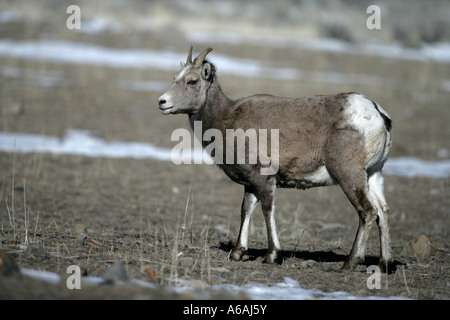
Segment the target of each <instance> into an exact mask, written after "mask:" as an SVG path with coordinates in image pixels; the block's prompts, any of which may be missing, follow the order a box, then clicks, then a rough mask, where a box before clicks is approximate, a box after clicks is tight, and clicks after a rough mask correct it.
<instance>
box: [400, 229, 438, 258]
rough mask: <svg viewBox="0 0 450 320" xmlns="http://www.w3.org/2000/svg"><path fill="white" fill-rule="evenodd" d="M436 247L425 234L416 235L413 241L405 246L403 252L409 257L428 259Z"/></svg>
mask: <svg viewBox="0 0 450 320" xmlns="http://www.w3.org/2000/svg"><path fill="white" fill-rule="evenodd" d="M435 251H436V248H435V246H434V244H433V243H432V242H431V241H430V239H428V237H427V236H426V235H424V234H422V235H420V236H418V237H415V238H414V240H413V241H410V242H408V243H407V244H405V246H404V247H403V254H404V255H405V256H408V257H417V258H420V259H427V258H429V257H430V256H431V255H432V254H434V253H435Z"/></svg>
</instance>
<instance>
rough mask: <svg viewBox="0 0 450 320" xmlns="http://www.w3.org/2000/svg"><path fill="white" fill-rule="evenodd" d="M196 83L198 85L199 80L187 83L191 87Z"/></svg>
mask: <svg viewBox="0 0 450 320" xmlns="http://www.w3.org/2000/svg"><path fill="white" fill-rule="evenodd" d="M196 83H197V80H189V81H188V82H187V84H188V85H190V86H193V85H195V84H196Z"/></svg>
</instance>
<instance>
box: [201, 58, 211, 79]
mask: <svg viewBox="0 0 450 320" xmlns="http://www.w3.org/2000/svg"><path fill="white" fill-rule="evenodd" d="M202 77H203V79H205V80H208V79H209V78H210V77H211V65H210V64H209V63H208V62H205V63H204V64H203V66H202Z"/></svg>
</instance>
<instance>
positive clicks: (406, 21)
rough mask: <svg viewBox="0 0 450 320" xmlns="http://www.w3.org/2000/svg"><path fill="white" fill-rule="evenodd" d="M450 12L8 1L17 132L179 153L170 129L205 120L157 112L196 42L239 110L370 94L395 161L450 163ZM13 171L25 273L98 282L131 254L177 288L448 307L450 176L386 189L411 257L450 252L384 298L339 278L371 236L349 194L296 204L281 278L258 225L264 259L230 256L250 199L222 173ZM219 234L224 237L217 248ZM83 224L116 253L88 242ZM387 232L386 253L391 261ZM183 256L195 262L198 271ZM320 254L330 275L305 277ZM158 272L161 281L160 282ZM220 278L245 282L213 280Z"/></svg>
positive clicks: (397, 4)
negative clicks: (226, 287) (412, 245)
mask: <svg viewBox="0 0 450 320" xmlns="http://www.w3.org/2000/svg"><path fill="white" fill-rule="evenodd" d="M70 5H77V6H78V7H79V8H80V10H81V11H80V13H81V25H80V26H81V28H80V29H79V30H71V29H68V28H67V24H66V23H67V20H68V19H69V18H70V17H71V15H72V13H67V12H66V10H67V8H68V7H69V6H70ZM369 5H378V6H379V7H380V9H381V29H379V30H369V29H368V28H367V26H366V21H367V19H368V18H369V17H370V15H371V14H368V13H366V10H367V7H368V6H369ZM449 17H450V2H449V1H444V0H442V1H440V0H431V1H421V0H396V1H365V0H364V1H357V0H338V1H331V0H327V1H325V0H322V1H312V0H298V1H294V0H281V1H269V0H263V1H256V0H255V1H237V0H228V1H206V0H195V1H189V0H168V1H167V0H166V1H145V0H136V1H124V0H96V1H88V0H86V1H77V0H67V1H66V0H39V1H30V0H28V1H25V0H0V132H2V133H30V134H36V135H40V136H44V135H45V136H51V137H53V136H56V137H59V138H63V137H67V136H69V135H70V134H73V133H75V134H76V133H77V132H78V133H80V132H84V133H86V132H88V133H89V134H88V136H89V135H90V137H91V138H92V139H94V140H95V139H99V140H101V141H105V142H112V141H123V142H142V143H152V144H154V145H156V146H158V147H164V148H171V147H173V146H174V144H175V142H172V141H171V140H170V137H171V133H172V132H173V130H175V129H177V128H188V121H187V118H186V117H185V116H163V115H161V114H160V112H159V110H158V109H157V99H158V97H159V96H160V95H161V94H162V93H163V92H164V91H165V90H166V89H167V88H168V87H169V86H170V83H171V81H172V79H173V76H174V74H175V73H176V72H177V71H178V70H179V62H180V61H185V59H186V55H187V53H188V50H189V47H190V46H191V45H193V46H194V52H195V53H198V52H200V51H201V50H202V49H204V48H205V47H209V46H210V47H213V48H214V51H212V52H211V53H210V54H209V55H208V58H209V59H210V60H211V61H212V62H213V63H215V65H216V67H217V70H218V79H219V82H220V83H221V86H222V89H223V90H224V91H225V92H226V94H227V95H228V96H229V97H230V98H240V97H243V96H247V95H251V94H255V93H270V94H274V95H279V96H287V97H298V96H308V95H314V94H329V93H335V92H345V91H357V92H360V93H363V94H365V95H367V96H368V97H370V98H371V99H373V100H375V101H377V102H378V103H379V104H380V105H381V106H382V107H383V108H384V109H385V110H386V111H387V112H388V113H389V114H390V116H391V117H392V119H393V123H394V128H395V131H394V145H393V148H392V153H391V157H392V158H398V157H414V158H417V159H421V160H430V161H441V162H445V163H448V161H449V159H450V139H449V138H450V126H449V122H450V31H449V30H450V18H449ZM77 130H86V131H77ZM61 141H64V140H61ZM84 142H86V141H84ZM81 143H83V142H81ZM0 163H1V168H2V170H1V171H0V224H1V229H0V231H1V233H0V245H1V247H0V248H2V249H3V250H5V251H8V252H11V253H12V254H13V255H14V256H15V258H16V259H17V260H18V262H19V265H20V266H22V267H27V268H34V269H39V270H46V271H52V272H57V273H64V272H65V269H64V268H65V267H66V265H67V264H72V263H75V264H79V265H83V266H84V268H85V270H86V273H87V274H88V275H94V276H97V275H101V274H102V273H103V272H104V271H105V269H106V268H107V266H108V265H109V264H111V263H112V261H114V260H115V259H120V260H122V261H127V262H126V263H127V271H128V274H129V275H130V277H136V278H140V279H144V280H146V281H150V282H157V283H159V284H167V283H168V282H169V281H168V280H167V279H168V278H170V277H173V276H174V275H176V276H177V278H178V277H179V278H180V279H195V280H198V279H200V280H201V281H204V282H206V283H208V284H211V283H213V282H214V281H219V280H217V279H219V278H220V279H221V280H220V281H222V280H223V281H224V282H226V283H235V284H239V285H241V284H246V283H249V282H258V283H261V282H262V283H270V282H272V281H276V282H282V281H283V280H282V279H283V276H286V275H287V276H292V277H294V278H295V279H298V280H299V282H300V284H301V285H302V286H304V287H305V288H320V289H321V290H347V291H350V292H352V294H358V295H363V296H366V295H373V294H377V295H380V296H390V295H401V296H407V297H414V298H435V299H440V298H443V297H447V298H448V296H449V295H448V272H449V271H448V270H449V268H448V259H449V256H448V254H447V252H448V227H449V224H448V215H449V213H450V186H449V182H448V179H430V178H427V177H419V178H415V179H410V178H404V177H398V176H387V177H386V194H387V195H386V196H387V199H388V202H389V203H390V205H391V208H392V217H391V226H392V227H391V228H392V238H393V246H394V253H395V256H396V257H401V252H402V246H403V244H404V243H405V242H407V241H410V240H411V239H414V237H415V236H417V235H418V234H419V233H421V232H424V233H426V234H427V235H428V237H429V238H430V239H431V240H432V241H433V243H434V244H435V245H436V246H437V247H438V248H440V249H442V250H443V251H444V252H445V253H443V254H442V256H439V257H438V258H436V257H434V259H435V260H433V262H429V261H428V262H429V263H428V264H426V263H423V262H422V261H418V260H417V259H414V258H411V259H410V260H408V259H406V258H404V259H403V260H402V262H405V261H406V262H407V263H409V264H410V265H409V267H408V268H406V275H405V273H403V274H400V273H399V272H400V271H399V272H397V273H395V274H391V275H389V281H390V287H389V290H385V291H378V292H375V293H374V292H373V291H372V292H368V291H367V289H366V288H365V279H366V273H365V271H364V270H363V271H361V272H357V273H354V274H351V275H346V276H345V281H343V280H342V274H341V273H339V271H338V269H339V267H340V264H341V260H342V259H343V257H345V255H346V254H347V253H348V252H347V251H348V250H349V248H350V246H351V242H352V240H353V238H354V233H355V230H354V227H356V223H357V217H356V214H355V212H354V210H353V208H352V207H351V206H350V205H349V203H347V201H346V199H345V197H344V196H343V194H342V192H341V191H340V190H339V189H338V188H327V189H322V188H321V189H313V190H309V191H305V192H297V191H292V190H289V191H281V192H280V193H279V198H278V207H277V209H278V214H277V223H278V226H279V233H280V238H281V241H282V246H283V248H286V250H287V253H285V255H286V261H287V263H286V264H283V266H278V265H275V266H266V265H261V264H260V261H259V260H258V258H259V255H258V253H261V254H260V255H261V256H262V252H264V250H263V249H264V248H265V244H266V238H265V229H264V228H265V227H264V224H263V220H262V218H261V215H260V214H259V213H255V215H254V219H253V220H254V224H253V225H252V228H251V235H250V238H251V239H252V240H251V243H250V244H251V246H252V248H257V249H256V250H255V251H254V253H255V252H256V258H255V259H254V260H252V261H246V262H244V263H232V262H229V261H227V258H226V256H227V251H226V250H227V249H229V248H228V245H227V243H228V242H230V243H231V242H232V241H235V235H236V234H237V231H238V228H239V218H238V217H239V208H240V201H241V197H242V190H241V186H238V185H236V184H234V183H232V182H230V181H229V180H228V179H227V178H226V177H224V176H223V174H222V173H221V172H219V171H218V170H216V169H215V168H214V167H211V166H206V165H205V166H175V165H173V164H172V163H170V162H168V161H155V160H130V159H120V160H113V159H107V158H92V159H91V158H84V157H81V156H54V155H49V154H42V153H31V154H22V153H13V152H3V151H1V152H0ZM447 172H448V171H447ZM13 177H14V178H13ZM25 191H26V192H25ZM14 195H15V197H14ZM194 197H195V205H194ZM186 201H187V203H186ZM13 202H14V203H15V206H13V205H12V204H13ZM25 204H26V205H25ZM27 208H28V209H27ZM14 209H15V211H16V212H15V213H16V215H15V223H12V222H14V221H12V216H11V213H12V210H14ZM27 210H28V211H29V212H28V215H27V214H26V212H27ZM342 212H344V213H342ZM183 215H184V218H185V219H186V216H187V219H188V220H190V221H191V222H190V223H191V224H190V226H189V230H188V231H189V232H190V234H191V237H193V239H194V240H193V243H194V245H193V244H192V241H191V242H189V237H188V236H185V237H184V238H183V239H182V241H181V242H177V241H178V238H179V237H180V230H181V229H180V228H179V227H180V224H181V223H180V219H181V220H182V217H183ZM180 217H181V218H180ZM27 219H28V220H27ZM209 223H211V229H213V230H214V232H213V233H211V237H210V238H207V239H206V240H205V234H208V230H209V229H208V228H209V227H210V225H209ZM80 224H82V225H85V227H86V228H85V229H86V230H88V231H83V232H87V233H88V234H90V235H91V236H93V237H94V238H96V239H100V242H101V243H103V244H104V249H101V250H97V251H93V250H96V249H92V248H91V247H88V246H86V245H85V244H81V245H80V241H78V240H77V237H78V233H79V232H78V231H77V226H79V225H80ZM185 227H186V225H185V224H183V228H185ZM375 229H376V228H374V230H373V233H372V234H371V239H372V240H371V245H370V248H369V255H372V256H376V255H377V254H378V251H377V248H378V247H377V239H376V230H375ZM83 230H84V229H83ZM183 230H186V229H183ZM28 232H29V233H30V234H33V232H34V238H33V237H31V238H30V239H33V240H30V239H29V244H34V245H38V246H43V247H44V248H45V250H46V252H47V253H51V254H50V255H47V256H46V258H45V259H34V258H33V259H32V258H30V257H29V256H27V255H26V254H25V253H24V251H25V250H24V249H23V247H22V249H21V247H17V246H16V244H24V243H25V236H26V235H27V234H28ZM186 232H187V231H186ZM136 239H138V240H136ZM191 240H192V239H191ZM300 240H301V241H300ZM33 241H36V242H33ZM188 242H189V246H187V245H186V247H184V245H185V244H186V243H188ZM206 242H208V243H206ZM207 244H208V245H207ZM187 247H188V248H187ZM107 248H111V249H107ZM198 248H201V249H198ZM176 250H179V251H180V252H184V256H180V258H179V257H178V256H177V255H176V254H177V252H176ZM330 250H334V251H333V252H332V253H330V252H331V251H330ZM55 252H56V255H55ZM174 252H175V255H174ZM439 252H441V251H439ZM67 256H70V257H73V258H70V259H69V258H67ZM192 257H193V258H192ZM182 258H183V259H188V258H189V259H190V258H192V259H193V261H195V262H192V264H190V262H189V261H188V262H186V261H184V262H183V263H184V265H183V264H182V263H181V260H182ZM196 259H197V260H198V261H199V262H198V263H197V260H196ZM308 259H309V260H308ZM311 259H313V260H314V259H315V260H316V262H319V263H320V265H323V267H320V268H316V267H313V268H309V267H300V268H299V265H301V263H302V262H304V261H305V260H308V261H311ZM326 259H331V260H326ZM399 259H400V258H399ZM324 260H325V261H324ZM155 261H156V262H155ZM406 262H405V263H406ZM186 265H187V266H188V267H189V268H187V267H186ZM149 266H151V267H152V268H154V270H155V272H156V274H159V276H158V277H156V278H155V277H154V278H151V279H149V277H148V275H147V273H146V272H145V270H147V269H146V268H147V267H149ZM211 268H213V269H214V268H216V269H218V268H224V269H226V270H229V271H230V272H228V273H227V272H223V273H220V277H219V278H214V277H212V278H211ZM263 268H264V270H263ZM188 269H189V272H188V271H186V270H188ZM208 270H209V271H208ZM222 270H223V269H222ZM399 270H400V269H399ZM215 272H216V273H217V272H218V271H215ZM212 273H214V271H213V272H212ZM211 279H213V280H214V279H216V280H214V281H212V280H211ZM404 279H407V280H405V281H406V282H405V281H404ZM220 281H219V282H220ZM405 283H406V284H405ZM0 284H1V283H0ZM17 294H18V295H19V296H20V295H21V294H22V293H19V291H17ZM102 294H104V293H100V294H99V296H101V295H102ZM23 295H26V293H23ZM56 296H58V294H56Z"/></svg>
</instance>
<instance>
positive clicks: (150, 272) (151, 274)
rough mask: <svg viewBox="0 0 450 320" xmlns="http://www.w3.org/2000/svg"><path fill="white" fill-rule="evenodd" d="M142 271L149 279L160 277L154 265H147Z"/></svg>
mask: <svg viewBox="0 0 450 320" xmlns="http://www.w3.org/2000/svg"><path fill="white" fill-rule="evenodd" d="M142 272H143V273H144V274H145V275H146V276H147V278H148V279H149V280H152V281H153V280H156V279H158V278H159V274H158V271H156V269H155V267H153V266H146V267H144V268H143V269H142Z"/></svg>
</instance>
